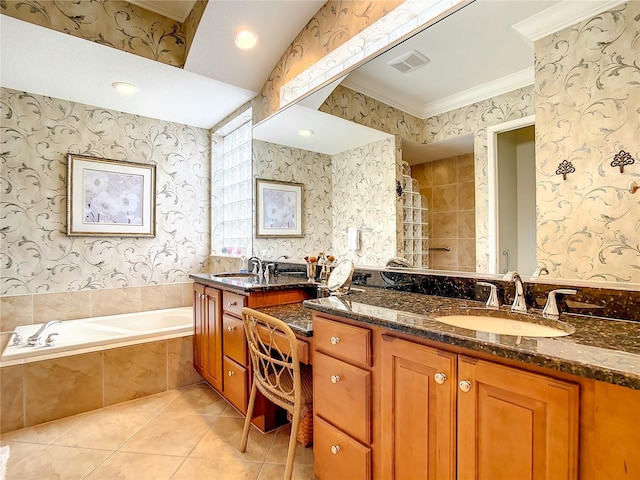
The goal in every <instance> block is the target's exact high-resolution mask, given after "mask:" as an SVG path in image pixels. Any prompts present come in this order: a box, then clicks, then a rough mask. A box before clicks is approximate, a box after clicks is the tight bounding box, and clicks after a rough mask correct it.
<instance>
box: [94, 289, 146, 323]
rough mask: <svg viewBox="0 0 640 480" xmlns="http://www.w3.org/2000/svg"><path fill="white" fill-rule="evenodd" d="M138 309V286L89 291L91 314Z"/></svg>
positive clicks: (106, 313) (99, 315)
mask: <svg viewBox="0 0 640 480" xmlns="http://www.w3.org/2000/svg"><path fill="white" fill-rule="evenodd" d="M139 311H140V288H139V287H131V288H110V289H104V290H95V291H93V292H91V316H92V317H101V316H103V315H117V314H120V313H133V312H139Z"/></svg>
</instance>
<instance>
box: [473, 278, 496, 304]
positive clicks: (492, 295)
mask: <svg viewBox="0 0 640 480" xmlns="http://www.w3.org/2000/svg"><path fill="white" fill-rule="evenodd" d="M477 284H478V285H481V286H483V287H489V288H491V291H490V292H489V298H487V308H491V309H493V310H496V309H498V308H500V300H499V299H498V287H497V286H496V285H494V284H493V283H489V282H477Z"/></svg>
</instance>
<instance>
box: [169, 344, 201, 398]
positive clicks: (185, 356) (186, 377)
mask: <svg viewBox="0 0 640 480" xmlns="http://www.w3.org/2000/svg"><path fill="white" fill-rule="evenodd" d="M167 368H168V372H167V388H169V389H174V388H180V387H185V386H187V385H193V384H194V383H199V382H202V381H203V378H202V377H201V376H200V374H199V373H198V372H196V371H195V369H194V368H193V335H189V336H188V337H180V338H172V339H171V340H167Z"/></svg>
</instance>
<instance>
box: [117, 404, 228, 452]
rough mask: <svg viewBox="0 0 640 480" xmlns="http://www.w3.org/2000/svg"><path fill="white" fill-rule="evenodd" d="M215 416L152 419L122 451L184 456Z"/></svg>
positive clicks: (161, 415) (162, 416)
mask: <svg viewBox="0 0 640 480" xmlns="http://www.w3.org/2000/svg"><path fill="white" fill-rule="evenodd" d="M215 418H216V417H209V416H206V415H202V416H199V415H189V416H188V415H184V416H179V417H172V416H170V415H169V416H165V415H164V413H162V414H160V415H158V416H157V417H155V418H154V419H153V420H152V421H151V422H149V423H148V424H147V425H146V426H145V427H144V428H142V429H141V430H140V431H139V432H138V433H136V434H135V435H134V436H133V437H132V438H131V439H130V440H129V441H128V442H127V443H125V444H124V446H123V447H121V448H120V450H121V451H123V452H135V453H155V454H160V455H182V456H187V455H189V453H190V452H191V450H193V447H195V446H196V445H197V443H198V442H199V441H200V439H201V438H202V437H203V436H204V434H205V432H206V431H207V430H208V429H209V427H210V425H211V423H212V422H213V420H214V419H215Z"/></svg>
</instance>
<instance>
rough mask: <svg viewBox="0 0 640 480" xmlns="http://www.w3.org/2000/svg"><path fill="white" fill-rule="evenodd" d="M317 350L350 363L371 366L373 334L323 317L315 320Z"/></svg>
mask: <svg viewBox="0 0 640 480" xmlns="http://www.w3.org/2000/svg"><path fill="white" fill-rule="evenodd" d="M313 339H314V340H313V341H314V344H315V348H316V349H318V350H322V351H323V352H325V353H328V354H329V355H331V356H333V357H338V358H341V359H343V360H347V361H348V362H354V363H359V364H361V365H367V366H371V332H370V331H369V330H367V329H366V328H359V327H354V326H352V325H347V324H345V323H340V322H335V321H333V320H328V319H326V318H322V317H314V318H313Z"/></svg>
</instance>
